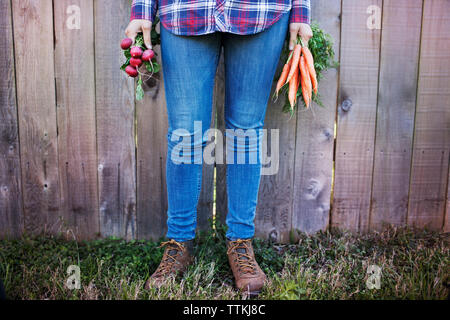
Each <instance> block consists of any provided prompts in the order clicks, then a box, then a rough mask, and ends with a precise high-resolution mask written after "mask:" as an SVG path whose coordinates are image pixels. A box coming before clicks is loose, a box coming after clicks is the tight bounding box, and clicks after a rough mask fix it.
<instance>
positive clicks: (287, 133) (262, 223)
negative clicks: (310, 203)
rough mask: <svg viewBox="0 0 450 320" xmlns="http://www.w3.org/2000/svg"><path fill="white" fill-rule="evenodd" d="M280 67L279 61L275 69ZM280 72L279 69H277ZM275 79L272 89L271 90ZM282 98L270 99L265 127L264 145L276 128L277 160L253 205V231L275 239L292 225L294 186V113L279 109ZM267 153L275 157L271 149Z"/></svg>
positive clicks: (285, 235)
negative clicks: (276, 169)
mask: <svg viewBox="0 0 450 320" xmlns="http://www.w3.org/2000/svg"><path fill="white" fill-rule="evenodd" d="M281 67H282V63H281V62H280V63H279V65H278V71H279V70H280V68H281ZM277 74H279V72H278V73H277ZM275 87H276V80H275V81H274V82H273V85H272V89H271V92H274V90H275ZM283 104H284V99H278V102H273V101H272V99H270V100H269V103H268V106H267V112H266V120H265V126H264V128H265V129H266V130H267V138H266V139H267V145H268V146H270V145H271V139H272V135H273V134H274V133H273V132H271V130H272V129H279V147H280V149H279V163H278V164H276V163H270V164H269V166H272V167H274V166H275V165H278V172H277V173H276V174H270V175H263V176H262V177H261V184H260V187H259V195H258V205H257V208H256V219H255V228H256V233H255V235H256V236H257V237H260V238H266V239H267V238H269V239H271V240H274V241H281V242H287V241H289V237H290V231H291V226H292V221H291V218H292V201H293V195H294V194H293V189H294V156H295V128H296V123H297V121H296V120H297V115H294V116H292V118H291V119H290V115H288V114H284V113H282V112H281V110H282V105H283ZM268 151H270V154H269V156H270V155H271V156H272V158H274V157H273V156H274V153H275V151H274V150H270V148H269V149H268Z"/></svg>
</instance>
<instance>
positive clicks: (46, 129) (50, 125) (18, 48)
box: [12, 0, 64, 232]
mask: <svg viewBox="0 0 450 320" xmlns="http://www.w3.org/2000/svg"><path fill="white" fill-rule="evenodd" d="M12 5H13V21H14V23H13V25H14V36H15V41H14V45H15V61H16V83H17V105H18V117H19V133H20V158H21V167H22V192H23V201H24V224H25V229H26V231H28V232H40V231H50V232H55V231H58V230H59V226H60V218H59V217H60V215H64V212H63V210H61V207H60V188H59V176H58V143H57V129H56V101H55V79H54V75H55V74H54V60H53V19H52V18H51V17H52V1H51V0H17V1H12Z"/></svg>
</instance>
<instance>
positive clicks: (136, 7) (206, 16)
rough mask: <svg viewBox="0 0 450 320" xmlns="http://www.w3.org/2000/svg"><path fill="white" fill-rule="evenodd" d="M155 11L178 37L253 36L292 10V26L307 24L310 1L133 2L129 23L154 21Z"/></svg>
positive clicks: (144, 0) (161, 0)
mask: <svg viewBox="0 0 450 320" xmlns="http://www.w3.org/2000/svg"><path fill="white" fill-rule="evenodd" d="M158 9H159V16H160V20H161V23H162V24H163V25H164V27H165V28H167V29H169V30H170V31H171V32H173V33H175V34H178V35H201V34H207V33H212V32H215V31H221V32H230V33H235V34H254V33H258V32H260V31H263V30H264V29H266V28H268V27H269V26H271V25H272V24H274V23H275V22H276V21H278V19H279V18H280V17H281V15H282V14H283V13H285V12H288V11H289V10H291V9H292V10H291V12H290V22H291V23H294V22H300V23H308V24H309V23H310V0H229V1H227V0H133V4H132V8H131V20H134V19H145V20H151V21H154V20H155V17H156V12H157V10H158Z"/></svg>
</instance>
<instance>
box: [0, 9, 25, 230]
mask: <svg viewBox="0 0 450 320" xmlns="http://www.w3.org/2000/svg"><path fill="white" fill-rule="evenodd" d="M0 30H2V32H1V33H0V47H1V48H2V50H0V72H1V74H2V76H1V77H0V157H1V158H0V235H5V236H11V237H18V236H19V235H20V234H21V233H22V229H23V221H22V219H23V216H22V190H21V181H20V150H19V128H18V124H17V108H16V83H15V81H16V80H15V74H14V72H15V70H14V53H13V33H12V19H11V2H10V1H2V2H1V3H0Z"/></svg>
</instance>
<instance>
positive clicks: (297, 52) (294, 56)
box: [286, 44, 302, 83]
mask: <svg viewBox="0 0 450 320" xmlns="http://www.w3.org/2000/svg"><path fill="white" fill-rule="evenodd" d="M301 53H302V46H301V45H300V44H296V45H295V47H294V53H293V54H292V64H291V70H290V71H289V75H288V77H287V80H286V83H288V82H290V81H291V79H292V77H293V76H294V73H295V71H296V70H297V69H298V62H299V61H300V54H301Z"/></svg>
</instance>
